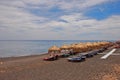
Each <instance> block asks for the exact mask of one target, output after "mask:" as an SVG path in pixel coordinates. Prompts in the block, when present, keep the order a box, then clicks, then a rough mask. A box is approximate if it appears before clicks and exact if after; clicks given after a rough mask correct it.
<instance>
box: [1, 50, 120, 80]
mask: <svg viewBox="0 0 120 80" xmlns="http://www.w3.org/2000/svg"><path fill="white" fill-rule="evenodd" d="M110 50H111V49H109V50H107V51H105V52H104V54H106V53H108V52H109V51H110ZM104 54H99V55H95V56H94V57H92V58H87V59H86V61H83V62H75V63H74V62H68V61H67V59H66V58H60V59H58V60H55V61H43V58H44V57H46V56H48V54H45V55H35V56H26V57H15V58H2V59H0V80H120V76H119V75H120V55H110V56H109V57H108V58H107V59H105V60H102V59H100V58H101V57H102V56H103V55H104ZM113 54H120V49H117V50H116V51H115V52H114V53H113Z"/></svg>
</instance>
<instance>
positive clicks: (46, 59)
mask: <svg viewBox="0 0 120 80" xmlns="http://www.w3.org/2000/svg"><path fill="white" fill-rule="evenodd" d="M57 59H58V56H57V55H56V56H49V57H45V58H44V59H43V60H45V61H54V60H57Z"/></svg>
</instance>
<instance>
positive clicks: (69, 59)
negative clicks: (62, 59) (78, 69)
mask: <svg viewBox="0 0 120 80" xmlns="http://www.w3.org/2000/svg"><path fill="white" fill-rule="evenodd" d="M85 59H86V57H85V56H84V55H79V56H76V57H71V58H67V60H68V61H70V62H81V61H85Z"/></svg>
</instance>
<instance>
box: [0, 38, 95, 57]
mask: <svg viewBox="0 0 120 80" xmlns="http://www.w3.org/2000/svg"><path fill="white" fill-rule="evenodd" d="M78 42H94V41H92V40H91V41H87V40H16V41H15V40H14V41H3V40H2V41H0V57H15V56H26V55H37V54H44V53H46V52H47V51H48V48H49V47H51V46H53V45H57V46H58V47H60V46H61V45H63V44H72V43H78Z"/></svg>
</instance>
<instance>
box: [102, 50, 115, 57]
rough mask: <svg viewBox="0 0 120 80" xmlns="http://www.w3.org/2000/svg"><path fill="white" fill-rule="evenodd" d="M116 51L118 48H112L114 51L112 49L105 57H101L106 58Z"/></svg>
mask: <svg viewBox="0 0 120 80" xmlns="http://www.w3.org/2000/svg"><path fill="white" fill-rule="evenodd" d="M115 51H116V49H112V51H110V52H109V53H107V54H106V55H104V56H103V57H101V59H106V58H107V57H108V56H110V55H111V54H112V53H113V52H115Z"/></svg>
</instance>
